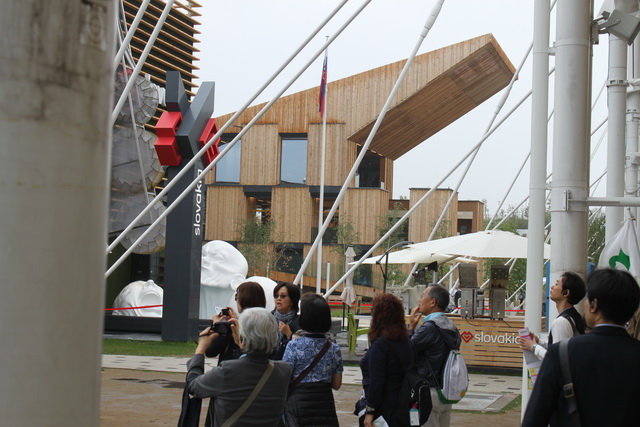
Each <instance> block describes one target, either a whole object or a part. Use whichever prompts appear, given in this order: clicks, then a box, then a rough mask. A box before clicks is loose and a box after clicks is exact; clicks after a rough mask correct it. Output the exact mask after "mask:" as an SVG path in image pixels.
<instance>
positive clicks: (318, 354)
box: [283, 294, 343, 426]
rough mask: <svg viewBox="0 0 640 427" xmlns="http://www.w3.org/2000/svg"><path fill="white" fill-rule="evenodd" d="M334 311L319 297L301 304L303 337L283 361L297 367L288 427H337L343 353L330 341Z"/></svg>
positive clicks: (293, 343)
mask: <svg viewBox="0 0 640 427" xmlns="http://www.w3.org/2000/svg"><path fill="white" fill-rule="evenodd" d="M330 328H331V309H330V308H329V304H327V301H326V300H325V299H324V298H323V297H322V296H321V295H316V294H306V295H305V296H303V297H302V301H301V303H300V330H301V335H302V336H301V337H300V338H297V339H294V340H292V341H290V342H289V344H288V345H287V349H286V351H285V353H284V358H283V360H284V361H285V362H287V363H289V364H290V365H291V366H292V367H293V376H292V381H291V386H290V388H289V396H287V405H286V409H285V422H286V425H287V426H337V425H338V418H337V415H336V408H335V403H334V400H333V392H332V391H331V389H332V388H333V389H334V390H338V389H339V388H340V386H341V385H342V371H343V367H342V353H341V352H340V347H339V346H338V344H336V343H335V342H333V341H332V340H330V339H329V336H328V334H327V332H329V329H330Z"/></svg>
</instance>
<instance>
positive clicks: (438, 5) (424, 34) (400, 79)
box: [294, 0, 444, 289]
mask: <svg viewBox="0 0 640 427" xmlns="http://www.w3.org/2000/svg"><path fill="white" fill-rule="evenodd" d="M443 3H444V0H437V1H436V2H435V4H434V6H433V7H432V9H431V13H430V14H429V16H428V17H427V20H426V22H425V24H424V27H423V29H422V31H421V32H420V35H419V36H418V41H417V42H416V44H415V46H414V47H413V50H412V51H411V54H410V55H409V58H408V59H407V62H406V63H405V65H404V67H403V68H402V71H401V72H400V75H399V76H398V79H397V80H396V82H395V84H394V86H393V88H392V89H391V93H390V94H389V96H388V97H387V100H386V101H385V103H384V105H383V106H382V109H381V110H380V114H379V115H378V118H377V119H376V122H375V124H374V125H373V128H372V129H371V132H370V133H369V136H368V137H367V139H366V141H365V142H364V144H363V145H362V148H361V151H360V154H359V155H358V157H357V158H356V161H355V163H354V164H353V166H352V168H351V171H349V174H348V175H347V178H346V179H345V181H344V183H343V185H342V188H340V192H339V193H338V196H337V197H336V200H335V202H334V203H333V206H332V207H331V210H330V211H329V215H328V216H327V219H326V220H325V221H324V224H323V225H322V230H320V231H318V236H317V237H316V239H315V241H314V242H313V245H312V246H311V248H310V249H309V253H308V254H307V257H306V258H305V260H304V262H303V263H302V266H301V267H300V270H299V271H298V274H297V275H296V278H295V280H294V283H300V280H301V279H302V276H303V272H304V270H305V269H306V268H307V265H309V262H310V260H311V257H312V256H313V254H314V252H315V251H316V249H317V248H318V244H319V243H320V242H321V236H322V233H324V232H325V230H326V229H327V227H328V225H329V222H330V221H331V219H332V218H333V215H334V214H335V212H336V210H337V209H338V206H339V205H340V202H341V201H342V199H343V198H344V195H345V194H346V190H347V188H348V186H349V183H350V182H351V180H352V179H353V177H354V176H355V174H356V171H357V170H358V166H359V165H360V163H361V162H362V159H363V158H364V156H365V155H366V152H367V149H368V148H369V146H370V145H371V141H372V140H373V137H374V136H375V134H376V132H377V131H378V128H379V127H380V124H381V123H382V120H383V119H384V117H385V115H386V114H387V111H388V110H389V107H390V106H391V102H392V101H393V99H394V98H395V96H396V93H397V92H398V89H399V88H400V84H401V83H402V82H403V81H404V78H405V77H406V75H407V72H408V71H409V68H410V67H411V64H413V61H414V59H415V57H416V54H417V53H418V49H420V46H421V45H422V42H423V41H424V39H425V38H426V37H427V34H429V31H430V30H431V27H433V24H434V23H435V21H436V19H437V18H438V15H439V14H440V10H441V9H442V4H443ZM396 225H398V224H396ZM396 228H397V227H396ZM392 229H393V228H392ZM358 265H359V264H358ZM341 280H342V279H341ZM335 286H336V285H334V287H333V288H331V289H334V288H335Z"/></svg>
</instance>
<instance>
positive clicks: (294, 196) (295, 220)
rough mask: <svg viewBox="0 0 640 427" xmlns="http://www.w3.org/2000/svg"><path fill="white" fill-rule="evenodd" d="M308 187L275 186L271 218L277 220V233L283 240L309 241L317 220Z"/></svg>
mask: <svg viewBox="0 0 640 427" xmlns="http://www.w3.org/2000/svg"><path fill="white" fill-rule="evenodd" d="M312 212H313V208H312V203H311V195H310V194H309V189H308V188H307V187H274V188H273V193H272V198H271V218H272V219H273V220H274V221H275V222H276V235H277V236H281V237H279V238H278V240H280V241H283V242H309V241H310V240H311V227H312V226H313V224H315V223H316V222H317V219H316V218H313V217H312V215H311V213H312Z"/></svg>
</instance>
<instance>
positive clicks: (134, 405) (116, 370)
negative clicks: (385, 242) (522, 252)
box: [100, 332, 521, 427]
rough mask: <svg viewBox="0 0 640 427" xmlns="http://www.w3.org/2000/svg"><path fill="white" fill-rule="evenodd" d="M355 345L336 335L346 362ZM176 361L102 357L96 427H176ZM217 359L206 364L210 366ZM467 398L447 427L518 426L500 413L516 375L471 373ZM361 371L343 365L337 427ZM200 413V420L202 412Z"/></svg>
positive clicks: (348, 413) (180, 368)
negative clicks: (99, 426) (100, 390)
mask: <svg viewBox="0 0 640 427" xmlns="http://www.w3.org/2000/svg"><path fill="white" fill-rule="evenodd" d="M107 336H108V337H109V338H129V339H136V340H159V337H158V336H154V335H139V334H128V335H125V336H122V335H121V336H114V335H107ZM361 338H362V339H359V341H358V348H357V351H356V355H355V356H350V355H349V354H348V353H347V351H346V345H345V343H346V333H344V332H340V333H338V334H337V341H338V343H339V344H341V347H343V348H344V351H343V357H344V359H345V360H353V361H355V360H359V358H360V357H361V356H362V354H363V353H364V350H365V347H366V337H361ZM187 360H188V358H181V357H144V356H118V355H104V356H103V358H102V366H103V370H102V394H101V408H100V420H101V422H100V425H101V426H103V427H120V426H122V425H132V426H175V425H176V423H177V419H178V415H179V413H180V402H181V397H182V390H183V388H184V377H185V373H186V362H187ZM216 363H217V361H216V359H207V364H208V365H209V366H210V367H212V366H215V365H216ZM469 377H470V378H469V379H470V386H469V391H468V392H467V396H466V397H465V398H464V399H463V400H462V401H461V402H460V403H459V404H457V405H454V414H453V416H452V422H451V426H452V427H467V426H473V427H485V426H486V427H512V426H519V425H520V406H517V407H516V408H514V409H512V410H510V411H508V412H506V413H504V414H502V413H500V410H501V409H502V408H504V406H505V405H507V404H508V403H509V402H511V401H512V400H513V399H515V398H516V397H518V396H519V395H520V393H521V388H520V385H521V379H520V376H508V375H484V374H473V373H472V374H470V376H469ZM361 379H362V377H361V373H360V369H359V368H357V367H353V366H345V371H344V374H343V386H342V387H341V388H340V390H338V391H335V392H334V398H335V401H336V409H337V411H338V419H339V420H340V425H341V426H357V424H358V423H357V419H356V417H355V415H353V406H354V403H355V402H356V401H357V400H358V398H359V397H360V394H361V392H362V388H361V386H360V384H361ZM206 405H207V403H206V401H205V405H204V406H205V409H204V410H203V414H202V416H203V417H204V415H205V413H206ZM202 425H204V422H203V423H202Z"/></svg>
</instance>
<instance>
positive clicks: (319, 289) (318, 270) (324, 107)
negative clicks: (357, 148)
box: [316, 36, 329, 294]
mask: <svg viewBox="0 0 640 427" xmlns="http://www.w3.org/2000/svg"><path fill="white" fill-rule="evenodd" d="M326 37H327V40H328V39H329V36H326ZM328 54H329V48H328V47H327V48H326V49H325V50H324V63H323V66H322V81H321V82H320V91H323V90H324V96H322V97H321V102H322V105H320V111H321V112H322V145H321V148H320V200H319V202H318V233H320V232H321V231H322V223H323V222H324V153H325V147H326V144H327V94H328V87H329V85H328V84H327V59H328ZM323 85H324V87H323ZM321 95H322V94H321ZM328 285H329V276H327V288H328V287H329V286H328ZM316 293H317V294H321V293H322V236H321V237H320V244H319V245H318V261H317V267H316Z"/></svg>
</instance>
